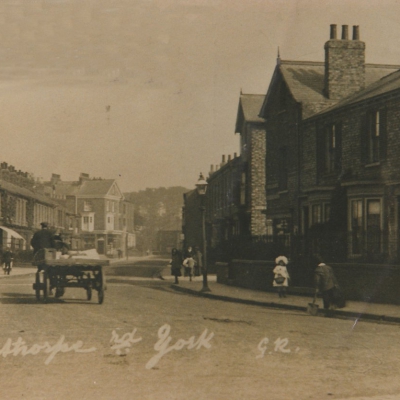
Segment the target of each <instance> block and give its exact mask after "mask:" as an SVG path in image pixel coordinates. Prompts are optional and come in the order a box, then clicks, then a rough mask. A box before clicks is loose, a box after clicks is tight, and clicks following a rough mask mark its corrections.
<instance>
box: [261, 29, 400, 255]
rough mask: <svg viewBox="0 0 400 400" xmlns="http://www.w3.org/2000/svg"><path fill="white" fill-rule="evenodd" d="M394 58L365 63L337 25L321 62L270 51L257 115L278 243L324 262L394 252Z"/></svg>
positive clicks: (360, 48)
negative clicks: (269, 72) (269, 71)
mask: <svg viewBox="0 0 400 400" xmlns="http://www.w3.org/2000/svg"><path fill="white" fill-rule="evenodd" d="M399 68H400V66H397V65H378V64H366V63H365V43H364V42H362V41H361V40H360V35H359V28H358V27H357V26H354V27H353V37H352V38H351V39H349V35H348V27H347V26H346V25H344V26H343V27H342V36H341V38H337V33H336V25H331V35H330V38H329V40H328V41H327V42H326V43H325V62H321V63H319V62H305V61H302V62H296V61H283V60H281V59H280V58H279V57H278V60H277V66H276V68H275V72H274V75H273V77H272V80H271V83H270V86H269V89H268V92H267V95H266V97H265V101H264V103H263V105H262V107H261V110H260V116H261V117H263V118H264V119H265V121H266V122H265V128H266V140H267V154H266V201H267V211H266V215H267V219H268V220H270V221H271V222H272V236H273V240H274V242H275V243H276V244H277V245H279V247H278V248H279V250H280V251H284V252H286V253H287V254H290V255H291V256H292V258H298V259H302V258H303V259H304V258H305V259H307V258H309V257H310V256H312V255H315V254H320V255H321V254H322V255H323V256H324V257H325V258H327V259H329V260H330V261H337V262H339V261H340V262H344V261H357V260H358V261H362V262H381V261H390V260H392V261H393V260H395V259H396V258H397V256H398V255H397V248H398V239H397V238H398V232H397V231H398V226H399V224H398V216H397V215H398V213H397V208H398V205H397V197H396V196H397V195H398V189H397V183H396V175H397V174H398V171H399V169H398V168H399V167H400V165H398V161H397V159H398V155H397V154H398V153H396V151H397V147H398V146H399V144H400V143H397V142H398V141H399V140H398V136H397V125H396V123H397V118H398V111H397V110H398V109H399V104H398V102H397V96H398V93H397V90H398V86H397V83H398V81H397V79H398V72H397V71H398V69H399Z"/></svg>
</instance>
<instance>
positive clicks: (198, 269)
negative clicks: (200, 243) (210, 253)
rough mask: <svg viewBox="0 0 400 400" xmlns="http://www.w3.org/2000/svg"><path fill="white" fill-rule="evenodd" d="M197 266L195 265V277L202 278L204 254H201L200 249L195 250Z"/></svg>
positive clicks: (194, 257)
mask: <svg viewBox="0 0 400 400" xmlns="http://www.w3.org/2000/svg"><path fill="white" fill-rule="evenodd" d="M193 259H194V262H195V265H194V276H200V274H201V272H202V271H203V254H201V252H200V250H199V248H198V247H195V248H194V256H193Z"/></svg>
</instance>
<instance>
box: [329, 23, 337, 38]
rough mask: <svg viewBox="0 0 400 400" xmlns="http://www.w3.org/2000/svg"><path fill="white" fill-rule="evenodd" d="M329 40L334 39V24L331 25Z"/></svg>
mask: <svg viewBox="0 0 400 400" xmlns="http://www.w3.org/2000/svg"><path fill="white" fill-rule="evenodd" d="M330 38H331V39H336V24H331V36H330Z"/></svg>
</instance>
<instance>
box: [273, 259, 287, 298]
mask: <svg viewBox="0 0 400 400" xmlns="http://www.w3.org/2000/svg"><path fill="white" fill-rule="evenodd" d="M275 263H276V267H275V268H274V269H273V271H272V272H273V273H274V281H273V283H272V285H273V286H274V287H276V288H278V294H279V297H286V289H287V287H288V286H289V279H290V276H289V272H288V270H287V268H286V265H287V263H288V259H287V258H286V257H285V256H279V257H277V258H276V260H275Z"/></svg>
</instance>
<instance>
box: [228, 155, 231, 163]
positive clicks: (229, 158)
mask: <svg viewBox="0 0 400 400" xmlns="http://www.w3.org/2000/svg"><path fill="white" fill-rule="evenodd" d="M229 161H231V155H230V154H229V155H228V162H229Z"/></svg>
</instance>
